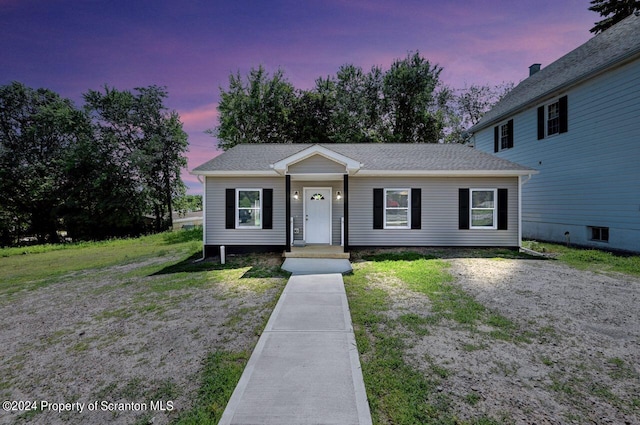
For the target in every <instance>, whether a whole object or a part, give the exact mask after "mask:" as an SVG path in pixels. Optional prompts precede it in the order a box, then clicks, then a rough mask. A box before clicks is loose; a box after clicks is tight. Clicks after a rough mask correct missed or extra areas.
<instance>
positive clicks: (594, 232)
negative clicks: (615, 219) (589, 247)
mask: <svg viewBox="0 0 640 425" xmlns="http://www.w3.org/2000/svg"><path fill="white" fill-rule="evenodd" d="M589 230H590V231H591V240H592V241H597V242H609V228H608V227H589Z"/></svg>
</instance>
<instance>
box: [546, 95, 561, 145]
mask: <svg viewBox="0 0 640 425" xmlns="http://www.w3.org/2000/svg"><path fill="white" fill-rule="evenodd" d="M556 103H557V104H558V131H557V132H555V133H551V134H549V106H551V105H553V104H556ZM559 134H560V98H559V97H557V98H555V99H553V100H552V101H550V102H547V103H546V104H545V105H544V137H545V139H546V138H547V137H555V136H557V135H559Z"/></svg>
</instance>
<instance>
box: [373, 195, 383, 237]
mask: <svg viewBox="0 0 640 425" xmlns="http://www.w3.org/2000/svg"><path fill="white" fill-rule="evenodd" d="M373 228H374V229H383V228H384V189H373Z"/></svg>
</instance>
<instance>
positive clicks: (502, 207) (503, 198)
mask: <svg viewBox="0 0 640 425" xmlns="http://www.w3.org/2000/svg"><path fill="white" fill-rule="evenodd" d="M508 220H509V191H508V190H507V189H498V230H507V222H508Z"/></svg>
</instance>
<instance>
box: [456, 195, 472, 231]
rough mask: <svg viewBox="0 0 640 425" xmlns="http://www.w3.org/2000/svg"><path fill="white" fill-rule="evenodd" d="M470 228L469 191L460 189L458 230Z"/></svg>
mask: <svg viewBox="0 0 640 425" xmlns="http://www.w3.org/2000/svg"><path fill="white" fill-rule="evenodd" d="M468 228H469V189H458V229H468Z"/></svg>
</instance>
